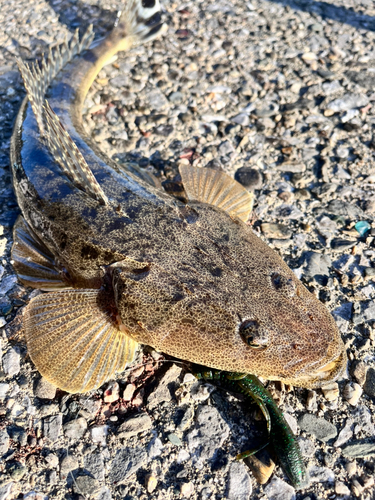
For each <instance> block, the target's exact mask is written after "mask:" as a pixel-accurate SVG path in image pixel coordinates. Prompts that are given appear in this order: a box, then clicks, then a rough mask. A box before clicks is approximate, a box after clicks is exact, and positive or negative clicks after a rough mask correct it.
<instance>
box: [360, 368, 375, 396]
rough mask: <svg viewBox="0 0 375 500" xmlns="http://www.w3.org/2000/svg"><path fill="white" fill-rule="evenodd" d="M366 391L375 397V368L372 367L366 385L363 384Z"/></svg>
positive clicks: (367, 375) (368, 372)
mask: <svg viewBox="0 0 375 500" xmlns="http://www.w3.org/2000/svg"><path fill="white" fill-rule="evenodd" d="M363 390H364V392H365V393H366V394H367V396H370V398H375V370H374V368H372V367H370V368H369V369H368V370H367V374H366V381H365V385H364V386H363Z"/></svg>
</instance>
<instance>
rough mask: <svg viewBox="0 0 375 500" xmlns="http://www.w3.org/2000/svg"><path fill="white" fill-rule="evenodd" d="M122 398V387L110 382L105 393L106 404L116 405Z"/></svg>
mask: <svg viewBox="0 0 375 500" xmlns="http://www.w3.org/2000/svg"><path fill="white" fill-rule="evenodd" d="M119 397H120V386H119V384H118V383H117V382H114V381H112V382H109V384H108V385H107V388H106V390H105V391H104V398H103V399H104V402H105V403H114V402H115V401H117V400H118V398H119Z"/></svg>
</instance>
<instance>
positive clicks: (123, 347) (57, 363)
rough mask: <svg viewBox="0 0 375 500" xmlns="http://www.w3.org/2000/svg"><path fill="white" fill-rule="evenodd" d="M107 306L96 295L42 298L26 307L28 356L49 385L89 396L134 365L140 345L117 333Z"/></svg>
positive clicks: (96, 292)
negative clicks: (86, 393) (118, 373)
mask: <svg viewBox="0 0 375 500" xmlns="http://www.w3.org/2000/svg"><path fill="white" fill-rule="evenodd" d="M50 300H52V304H53V306H51V304H50ZM107 306H108V299H107V298H106V296H105V295H104V292H102V291H100V290H66V291H59V292H52V293H48V294H41V295H38V296H37V297H35V298H34V299H32V300H31V302H30V303H29V304H28V306H27V307H26V310H25V337H26V342H27V348H28V352H29V355H30V357H31V359H32V361H33V362H34V363H35V366H36V368H37V369H38V371H39V372H40V373H41V374H42V375H43V376H44V377H45V378H46V379H47V380H49V381H50V382H51V383H52V384H54V385H56V386H57V387H59V388H61V389H63V390H65V391H68V392H72V393H75V392H87V391H90V390H92V389H95V388H97V387H99V386H101V385H102V384H103V383H104V382H106V381H107V380H109V379H110V378H111V377H113V376H114V374H115V372H119V371H122V370H123V369H124V367H125V366H126V364H127V363H129V362H131V361H132V360H133V358H134V354H135V351H136V349H137V346H138V343H137V342H136V341H134V340H133V339H132V338H131V337H129V336H128V335H126V334H125V333H123V332H122V331H120V329H119V328H118V325H117V324H116V323H115V322H114V321H113V320H112V317H111V315H110V312H108V311H109V310H108V311H107ZM67 317H68V321H67Z"/></svg>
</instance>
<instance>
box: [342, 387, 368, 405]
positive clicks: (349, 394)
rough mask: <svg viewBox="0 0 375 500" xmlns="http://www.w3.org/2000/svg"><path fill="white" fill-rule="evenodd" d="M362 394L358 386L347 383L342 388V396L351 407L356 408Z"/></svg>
mask: <svg viewBox="0 0 375 500" xmlns="http://www.w3.org/2000/svg"><path fill="white" fill-rule="evenodd" d="M362 392H363V391H362V387H361V386H360V385H359V384H357V383H356V382H348V383H347V384H346V385H345V387H344V391H343V396H344V399H346V401H347V402H348V403H349V404H350V405H351V406H357V404H358V401H359V399H360V397H361V396H362Z"/></svg>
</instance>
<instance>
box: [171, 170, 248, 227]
mask: <svg viewBox="0 0 375 500" xmlns="http://www.w3.org/2000/svg"><path fill="white" fill-rule="evenodd" d="M179 170H180V174H181V177H182V183H183V185H184V189H185V192H186V194H187V197H188V199H189V200H190V201H200V202H202V203H208V204H210V205H214V206H215V207H219V208H221V209H222V210H225V211H226V212H228V213H229V214H230V215H232V216H236V217H238V218H239V219H241V220H243V221H244V222H246V221H247V220H248V219H249V217H250V214H251V211H252V209H253V202H254V196H253V194H252V193H249V191H247V189H245V188H244V187H243V186H241V184H239V183H238V182H237V181H235V180H234V179H232V178H231V177H229V176H228V175H227V174H226V173H224V172H219V171H217V170H212V169H210V168H197V167H192V166H190V165H181V166H180V168H179Z"/></svg>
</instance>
